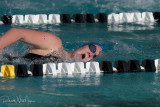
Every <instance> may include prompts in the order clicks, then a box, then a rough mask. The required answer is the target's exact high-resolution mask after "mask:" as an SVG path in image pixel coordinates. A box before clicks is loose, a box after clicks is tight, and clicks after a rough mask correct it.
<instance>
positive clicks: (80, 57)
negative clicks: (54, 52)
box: [72, 45, 102, 62]
mask: <svg viewBox="0 0 160 107" xmlns="http://www.w3.org/2000/svg"><path fill="white" fill-rule="evenodd" d="M93 47H94V48H96V50H95V52H92V50H91V49H90V47H89V45H85V46H83V47H80V48H78V49H76V50H75V51H74V52H73V55H72V58H74V59H75V60H76V61H83V62H87V61H90V60H92V59H93V58H94V57H95V56H97V55H100V54H101V53H102V48H101V47H100V46H98V45H94V46H93Z"/></svg>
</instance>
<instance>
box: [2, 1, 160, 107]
mask: <svg viewBox="0 0 160 107" xmlns="http://www.w3.org/2000/svg"><path fill="white" fill-rule="evenodd" d="M133 4H135V5H133ZM159 4H160V2H159V1H158V0H135V1H133V0H128V1H127V2H126V0H114V1H112V0H87V1H86V0H81V1H77V0H54V1H50V0H45V1H43V0H40V1H33V0H25V1H24V0H14V1H9V0H4V1H0V15H4V14H7V15H13V14H23V15H25V14H51V13H69V14H73V13H87V12H89V13H94V14H96V13H100V12H105V13H107V14H109V13H119V12H135V11H139V12H146V11H151V12H154V11H158V10H160V7H159ZM155 7H156V8H155ZM41 8H43V9H41ZM13 27H22V28H29V29H34V30H39V31H46V32H51V33H54V34H55V35H57V36H58V37H60V38H61V40H62V43H63V46H64V48H65V49H66V50H68V51H70V50H72V49H76V48H77V47H79V46H80V45H83V44H84V43H88V42H98V43H101V44H103V45H104V47H105V49H104V50H105V51H104V53H103V54H102V55H101V56H99V57H97V58H95V59H94V60H93V61H99V62H100V61H102V60H109V61H112V63H114V61H116V60H126V61H128V60H131V59H137V60H139V61H140V62H141V61H142V60H144V59H148V58H149V59H158V58H159V55H160V39H159V35H160V30H159V29H160V24H159V23H153V24H137V23H123V24H107V23H83V24H82V23H72V24H59V25H50V24H48V25H0V35H2V34H4V33H5V32H6V31H8V30H9V29H10V28H13ZM28 48H30V46H29V45H27V44H24V43H21V42H17V43H15V44H13V45H10V46H9V47H7V48H5V49H4V50H2V51H1V52H0V59H1V60H0V62H1V63H0V64H1V65H2V64H6V63H13V64H18V63H24V64H27V65H28V66H29V65H30V64H31V63H32V62H27V61H22V60H21V59H18V60H13V61H10V60H8V59H6V58H5V57H4V55H5V54H9V55H11V56H21V55H23V54H25V53H26V51H27V49H28ZM66 61H67V60H66ZM0 84H1V85H0V105H2V106H4V107H10V106H31V107H32V106H33V107H34V106H35V107H37V106H73V107H74V106H78V107H81V106H87V107H90V106H98V107H99V106H100V107H101V106H105V107H106V106H111V107H119V106H122V107H124V106H134V107H135V106H139V107H142V106H159V104H160V102H159V101H160V74H159V73H154V72H141V73H114V74H102V75H96V74H86V75H80V74H77V75H73V76H72V77H70V76H67V75H59V76H56V77H55V76H51V75H49V76H43V77H28V78H0Z"/></svg>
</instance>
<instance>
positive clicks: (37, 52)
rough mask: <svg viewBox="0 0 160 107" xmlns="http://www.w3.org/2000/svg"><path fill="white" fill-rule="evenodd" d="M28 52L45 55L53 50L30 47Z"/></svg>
mask: <svg viewBox="0 0 160 107" xmlns="http://www.w3.org/2000/svg"><path fill="white" fill-rule="evenodd" d="M28 52H29V53H34V54H38V55H42V56H45V55H48V54H50V53H51V52H53V50H51V49H31V50H29V51H28Z"/></svg>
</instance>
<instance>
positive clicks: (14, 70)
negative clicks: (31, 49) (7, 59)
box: [0, 59, 160, 78]
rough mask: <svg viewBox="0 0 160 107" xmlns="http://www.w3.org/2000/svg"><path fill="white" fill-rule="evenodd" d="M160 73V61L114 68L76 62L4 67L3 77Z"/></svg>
mask: <svg viewBox="0 0 160 107" xmlns="http://www.w3.org/2000/svg"><path fill="white" fill-rule="evenodd" d="M159 71H160V59H156V60H152V59H144V60H143V61H142V63H141V64H140V62H139V61H138V60H129V61H123V60H117V61H115V62H114V65H113V66H112V62H111V61H101V62H100V63H99V62H86V63H83V62H74V63H66V62H64V63H58V64H56V63H46V64H31V65H30V67H29V69H27V65H25V64H18V65H2V66H1V72H0V76H1V77H12V78H14V77H28V76H44V75H53V76H57V75H61V74H66V75H70V76H72V75H73V74H83V75H86V74H93V73H94V74H97V75H100V74H106V73H129V72H156V73H158V72H159Z"/></svg>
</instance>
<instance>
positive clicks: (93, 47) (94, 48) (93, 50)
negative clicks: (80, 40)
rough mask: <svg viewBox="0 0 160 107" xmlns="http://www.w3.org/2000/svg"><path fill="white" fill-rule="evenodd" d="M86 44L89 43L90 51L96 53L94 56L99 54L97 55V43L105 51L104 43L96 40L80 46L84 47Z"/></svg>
mask: <svg viewBox="0 0 160 107" xmlns="http://www.w3.org/2000/svg"><path fill="white" fill-rule="evenodd" d="M86 45H88V47H89V49H90V51H91V52H92V53H94V56H93V58H95V57H96V56H97V55H96V46H95V45H98V46H100V47H101V48H102V51H103V49H104V47H103V45H101V44H99V43H96V42H92V43H87V44H84V45H82V46H80V47H83V46H86Z"/></svg>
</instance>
